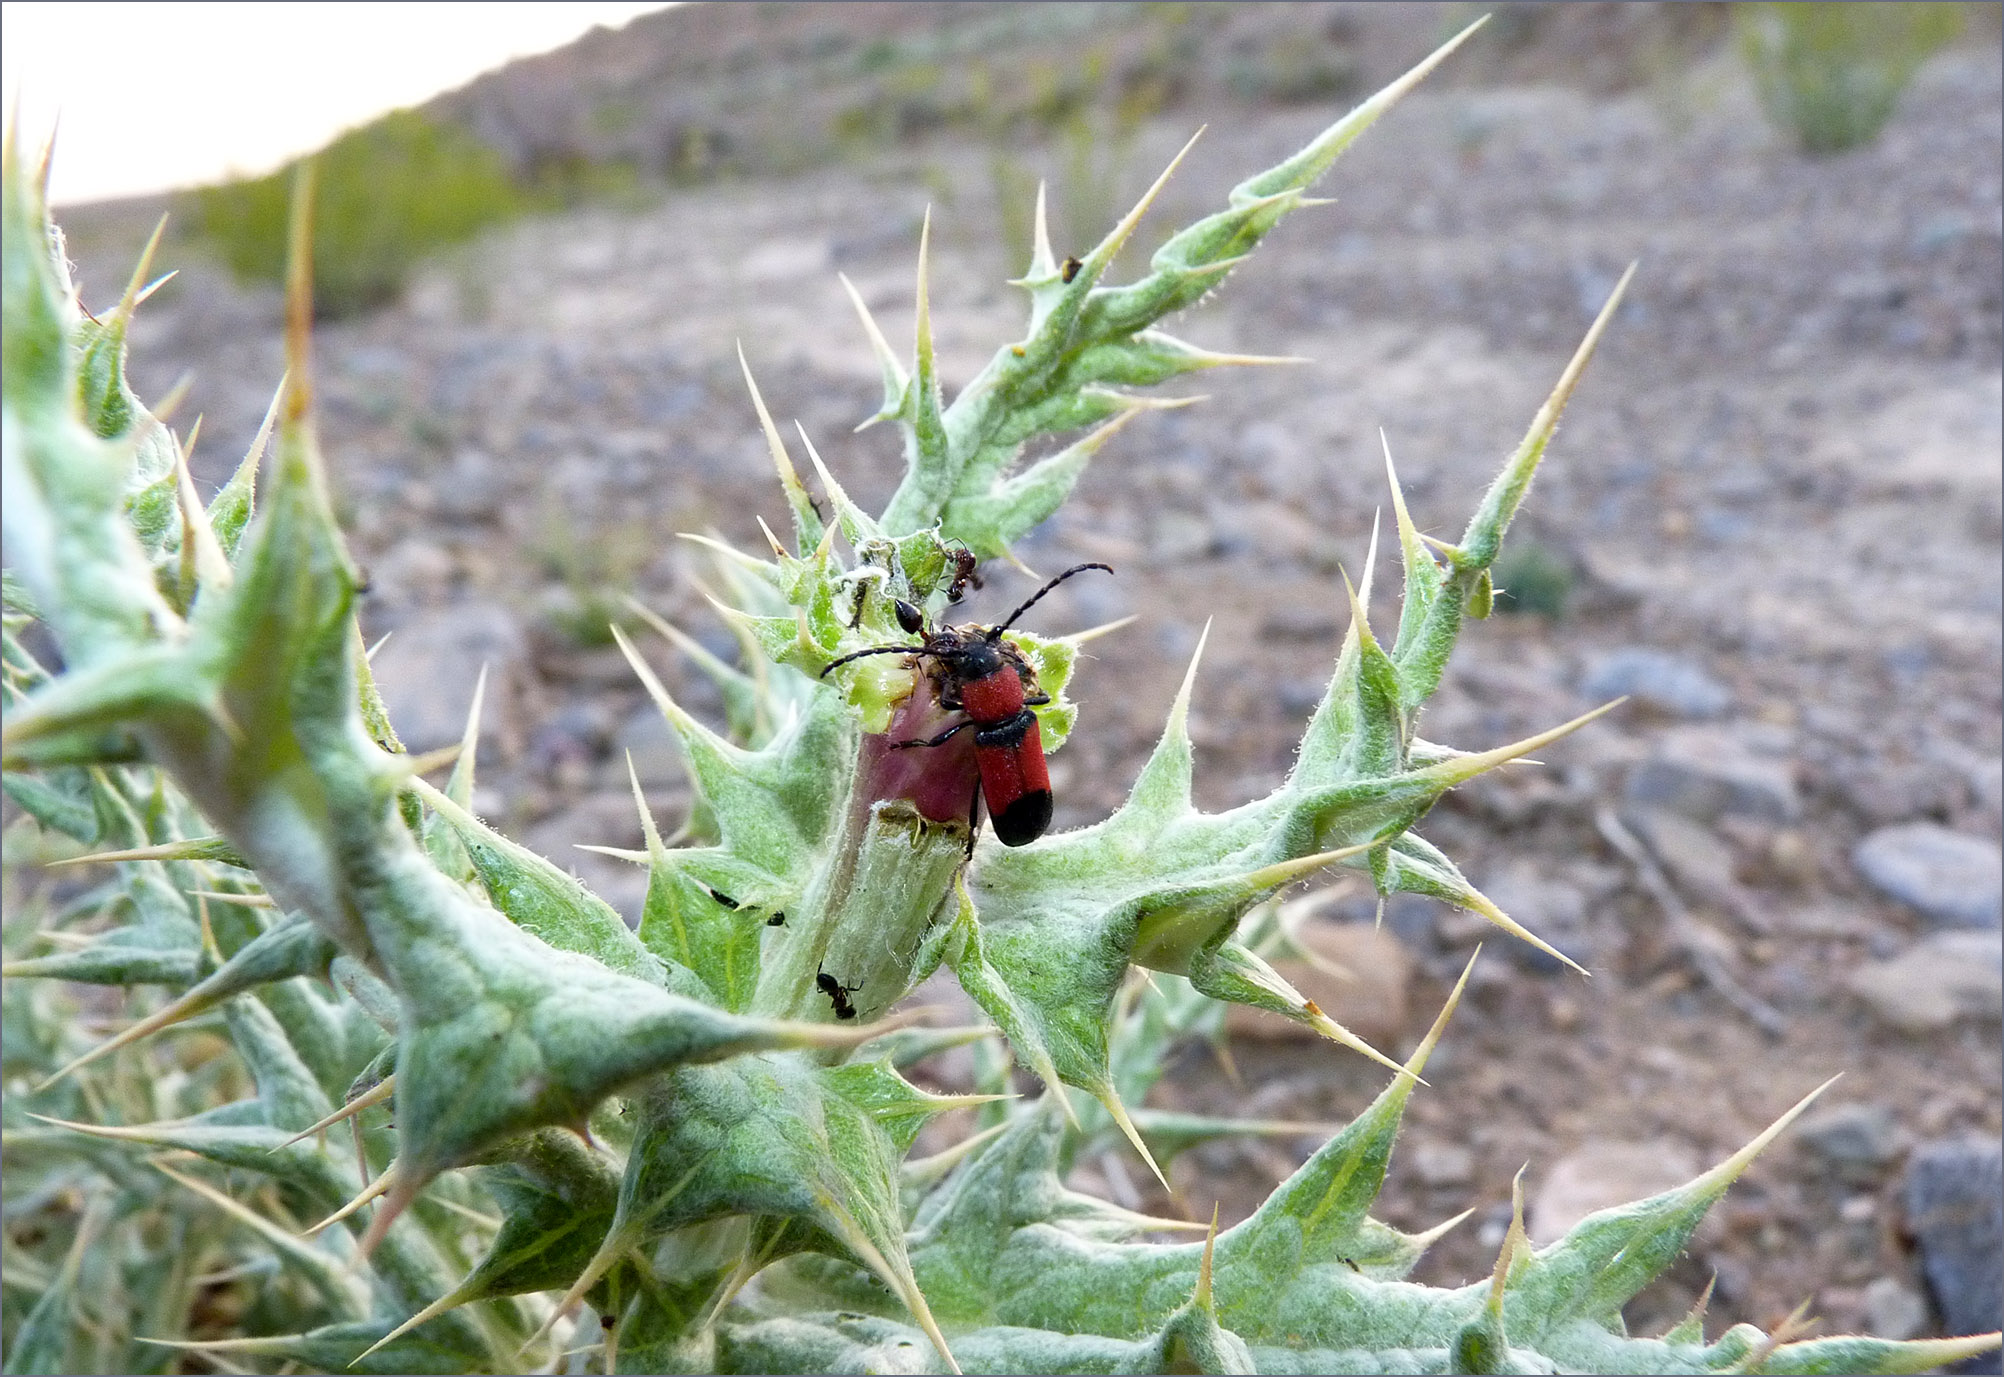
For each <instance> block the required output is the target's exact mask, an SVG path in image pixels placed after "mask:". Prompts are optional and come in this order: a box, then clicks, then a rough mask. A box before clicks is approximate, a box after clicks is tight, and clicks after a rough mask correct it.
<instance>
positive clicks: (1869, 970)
mask: <svg viewBox="0 0 2004 1377" xmlns="http://www.w3.org/2000/svg"><path fill="white" fill-rule="evenodd" d="M1845 983H1846V984H1847V985H1848V986H1849V987H1850V989H1851V992H1852V993H1853V994H1855V995H1857V996H1858V997H1859V998H1860V999H1862V1000H1863V1001H1864V1002H1865V1004H1866V1005H1867V1006H1868V1007H1869V1008H1870V1009H1871V1010H1872V1012H1873V1013H1874V1014H1876V1015H1878V1017H1879V1018H1880V1019H1881V1020H1882V1021H1883V1022H1885V1023H1887V1024H1890V1025H1891V1026H1892V1027H1894V1028H1897V1029H1899V1030H1900V1031H1902V1032H1906V1033H1915V1034H1920V1033H1930V1032H1935V1031H1938V1030H1940V1029H1943V1028H1947V1027H1948V1026H1950V1025H1951V1024H1953V1023H1954V1022H1955V1021H1956V1020H1957V1019H1959V1018H1976V1019H1994V1018H1999V1017H2004V950H2000V949H1999V947H1998V945H1997V938H1996V937H1995V935H1993V934H1991V933H1983V932H1937V933H1935V934H1934V935H1933V936H1931V937H1924V938H1922V939H1921V940H1920V941H1918V942H1916V943H1914V945H1913V946H1911V947H1909V948H1907V950H1906V951H1904V952H1902V953H1901V954H1900V955H1898V956H1896V957H1894V958H1893V959H1892V960H1890V961H1872V962H1868V963H1867V964H1865V965H1863V966H1860V967H1859V968H1858V969H1857V970H1855V971H1853V972H1852V973H1851V977H1850V979H1849V980H1848V981H1846V982H1845Z"/></svg>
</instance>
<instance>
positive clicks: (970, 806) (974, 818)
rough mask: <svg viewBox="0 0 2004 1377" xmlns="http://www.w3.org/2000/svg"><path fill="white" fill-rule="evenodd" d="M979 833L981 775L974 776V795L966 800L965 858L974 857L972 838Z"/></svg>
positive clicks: (971, 858) (970, 858)
mask: <svg viewBox="0 0 2004 1377" xmlns="http://www.w3.org/2000/svg"><path fill="white" fill-rule="evenodd" d="M980 835H981V777H980V776H979V775H977V776H975V779H974V797H973V798H971V799H969V800H968V801H967V859H968V860H970V861H971V860H973V859H974V839H975V838H976V837H979V836H980Z"/></svg>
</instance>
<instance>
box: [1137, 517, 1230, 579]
mask: <svg viewBox="0 0 2004 1377" xmlns="http://www.w3.org/2000/svg"><path fill="white" fill-rule="evenodd" d="M1213 543H1214V535H1213V532H1212V530H1211V523H1210V522H1208V521H1206V520H1205V519H1204V518H1203V517H1201V516H1198V515H1196V514H1195V513H1193V512H1182V511H1177V510H1175V509H1174V508H1171V509H1169V510H1167V511H1159V512H1157V513H1156V514H1155V519H1154V521H1153V522H1151V523H1150V525H1149V530H1148V558H1149V560H1150V561H1151V562H1152V563H1154V564H1157V565H1164V566H1168V565H1177V564H1187V563H1189V562H1190V561H1192V560H1198V559H1203V558H1205V557H1206V556H1208V555H1209V554H1210V553H1211V547H1212V545H1213Z"/></svg>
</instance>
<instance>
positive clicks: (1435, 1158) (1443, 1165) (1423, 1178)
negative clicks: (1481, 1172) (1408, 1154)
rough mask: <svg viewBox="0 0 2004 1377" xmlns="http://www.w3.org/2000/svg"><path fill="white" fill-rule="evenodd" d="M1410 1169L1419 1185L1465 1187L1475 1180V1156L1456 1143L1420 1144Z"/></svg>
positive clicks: (1414, 1153) (1414, 1151)
mask: <svg viewBox="0 0 2004 1377" xmlns="http://www.w3.org/2000/svg"><path fill="white" fill-rule="evenodd" d="M1412 1168H1413V1175H1414V1176H1415V1177H1417V1178H1418V1179H1419V1182H1420V1184H1421V1185H1425V1186H1465V1185H1467V1184H1468V1183H1469V1182H1470V1181H1473V1180H1474V1179H1475V1154H1474V1153H1472V1152H1470V1151H1469V1150H1468V1149H1467V1148H1465V1147H1462V1146H1460V1145H1459V1144H1456V1143H1421V1144H1420V1145H1419V1146H1418V1147H1416V1148H1414V1149H1413V1151H1412Z"/></svg>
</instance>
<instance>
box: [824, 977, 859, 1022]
mask: <svg viewBox="0 0 2004 1377" xmlns="http://www.w3.org/2000/svg"><path fill="white" fill-rule="evenodd" d="M814 988H815V989H817V990H819V991H821V993H823V994H825V995H827V996H828V1002H829V1003H830V1004H833V1005H834V1006H835V1017H837V1018H854V1017H855V1016H856V1006H855V1005H854V1004H852V1003H850V1002H849V996H850V995H852V994H854V993H856V991H858V990H860V989H862V988H863V987H862V986H861V985H844V984H843V983H842V982H841V981H839V980H837V979H836V978H835V977H834V976H832V975H830V974H828V972H826V971H824V970H816V971H815V972H814Z"/></svg>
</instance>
